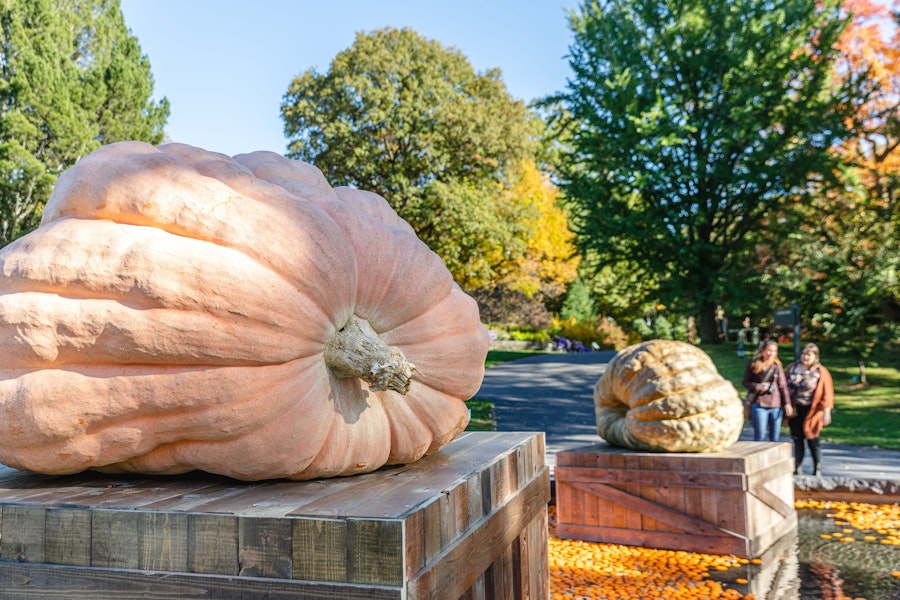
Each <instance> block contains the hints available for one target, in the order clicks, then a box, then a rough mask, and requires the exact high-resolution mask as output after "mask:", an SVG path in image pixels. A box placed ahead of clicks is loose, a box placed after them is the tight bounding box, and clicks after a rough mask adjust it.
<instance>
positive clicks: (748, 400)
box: [744, 365, 776, 419]
mask: <svg viewBox="0 0 900 600" xmlns="http://www.w3.org/2000/svg"><path fill="white" fill-rule="evenodd" d="M775 368H776V367H775V365H772V366H771V367H769V370H768V371H766V376H765V377H763V380H762V383H768V384H769V391H771V389H772V385H773V384H772V382H771V381H769V378H770V377H771V375H772V374H773V373H775ZM757 396H759V392H747V396H746V397H745V398H744V418H745V419H749V418H750V407H751V406H753V403H754V402H756V397H757Z"/></svg>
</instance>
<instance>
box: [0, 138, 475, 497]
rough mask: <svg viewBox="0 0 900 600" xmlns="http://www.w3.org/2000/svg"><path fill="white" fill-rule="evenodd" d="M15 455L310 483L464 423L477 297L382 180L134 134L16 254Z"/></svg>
mask: <svg viewBox="0 0 900 600" xmlns="http://www.w3.org/2000/svg"><path fill="white" fill-rule="evenodd" d="M0 270H2V275H3V277H2V282H0V410H2V414H3V418H2V419H0V462H3V463H4V464H7V465H10V466H12V467H15V468H19V469H25V470H31V471H36V472H41V473H51V474H64V473H74V472H78V471H82V470H84V469H88V468H91V469H97V470H100V471H108V472H141V473H160V474H173V473H183V472H187V471H191V470H194V469H201V470H204V471H208V472H211V473H219V474H223V475H228V476H231V477H234V478H238V479H245V480H258V479H268V478H280V477H287V478H292V479H310V478H315V477H327V476H334V475H349V474H353V473H362V472H368V471H372V470H375V469H377V468H379V467H380V466H382V465H384V464H397V463H406V462H411V461H415V460H417V459H419V458H421V457H422V456H423V455H425V454H426V453H429V452H434V451H436V450H437V449H439V448H440V447H442V446H444V445H446V444H447V443H449V442H450V441H451V440H452V439H453V438H454V437H455V436H456V435H458V434H459V433H460V432H461V431H462V430H463V429H464V428H465V426H466V424H467V421H468V411H467V409H466V406H465V404H464V400H465V399H467V398H469V397H471V396H472V395H473V394H474V393H475V392H476V391H477V390H478V388H479V386H480V384H481V380H482V377H483V374H484V358H485V355H486V353H487V347H488V343H489V339H488V335H487V332H486V330H485V329H484V327H483V326H482V324H481V322H480V320H479V316H478V309H477V307H476V305H475V302H474V301H473V300H472V299H471V298H470V297H468V296H467V295H466V294H464V293H463V292H462V291H461V290H460V289H459V287H458V286H457V285H456V284H455V283H454V282H453V280H452V277H451V275H450V273H449V272H448V271H447V269H446V267H445V266H444V265H443V263H442V262H441V260H440V259H439V258H438V257H437V255H436V254H434V253H433V252H431V251H430V250H429V249H428V248H427V247H426V246H425V245H424V244H423V243H422V242H421V241H420V240H419V239H418V238H417V237H416V235H415V234H414V232H413V231H412V228H410V227H409V225H408V224H407V223H406V222H405V221H403V220H402V219H401V218H400V217H398V216H397V214H396V213H395V212H394V211H393V210H392V209H391V208H390V207H389V206H388V204H387V202H386V201H385V200H384V199H383V198H381V197H380V196H377V195H375V194H371V193H367V192H362V191H358V190H354V189H350V188H334V189H333V188H331V187H330V186H329V185H328V183H327V182H326V181H325V179H324V177H323V176H322V173H321V172H320V171H319V170H318V169H316V168H314V167H312V166H311V165H308V164H306V163H302V162H299V161H291V160H288V159H285V158H283V157H281V156H279V155H277V154H274V153H270V152H255V153H252V154H246V155H239V156H236V157H234V158H229V157H227V156H225V155H222V154H217V153H213V152H208V151H205V150H201V149H199V148H194V147H191V146H186V145H182V144H168V145H164V146H161V147H159V148H156V147H153V146H150V145H147V144H143V143H139V142H121V143H117V144H112V145H109V146H106V147H103V148H101V149H99V150H97V151H96V152H94V153H92V154H91V155H89V156H87V157H85V158H83V159H82V160H81V161H80V162H79V163H78V164H77V165H76V166H75V167H74V168H72V169H70V170H69V171H67V172H66V173H64V174H63V175H62V176H61V177H60V179H59V181H58V183H57V186H56V189H55V190H54V193H53V196H52V197H51V199H50V201H49V202H48V204H47V206H46V208H45V210H44V214H43V218H42V221H41V226H40V227H39V228H38V229H37V230H35V231H34V232H32V233H31V234H29V235H27V236H25V237H23V238H21V239H19V240H17V241H16V242H14V243H13V244H10V245H9V246H7V247H6V248H4V249H3V250H2V251H0Z"/></svg>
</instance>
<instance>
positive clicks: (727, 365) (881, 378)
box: [702, 343, 900, 450]
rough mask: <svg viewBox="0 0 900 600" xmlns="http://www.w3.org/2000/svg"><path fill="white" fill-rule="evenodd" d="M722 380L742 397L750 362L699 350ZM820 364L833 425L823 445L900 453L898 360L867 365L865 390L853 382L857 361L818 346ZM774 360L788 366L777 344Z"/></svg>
mask: <svg viewBox="0 0 900 600" xmlns="http://www.w3.org/2000/svg"><path fill="white" fill-rule="evenodd" d="M702 348H703V350H705V351H706V353H707V354H709V355H710V357H711V358H712V359H713V362H714V363H716V368H717V369H718V370H719V373H721V374H722V376H723V377H725V378H726V379H728V380H730V381H731V382H732V383H733V384H734V386H735V387H736V388H737V389H738V392H739V393H740V394H741V396H742V397H743V396H744V392H745V390H744V388H743V386H741V377H743V375H744V368H745V367H746V366H747V362H748V361H749V360H750V358H752V353H751V355H749V356H747V357H746V358H738V356H737V345H736V344H734V343H731V344H723V345H710V346H702ZM819 349H820V350H821V352H822V364H824V365H825V366H826V367H827V368H828V370H829V371H831V374H832V376H833V377H834V412H833V413H832V424H831V425H829V426H828V427H826V428H825V429H824V430H823V431H822V439H823V440H825V441H828V442H838V443H841V444H856V445H859V446H879V447H881V448H893V449H896V450H900V356H894V355H885V356H879V357H875V358H874V359H873V360H872V361H871V362H870V363H868V364H867V365H866V376H867V378H868V381H869V386H868V387H861V386H860V385H858V384H857V383H855V382H854V377H856V376H858V375H859V366H858V365H857V364H856V360H855V359H854V358H853V357H851V356H847V355H844V354H840V353H837V352H834V351H832V350H831V349H830V348H828V346H827V345H823V344H820V345H819ZM778 356H779V358H780V359H781V362H782V363H784V365H785V366H787V365H788V363H790V362H791V361H792V360H793V356H794V349H793V346H792V345H787V344H782V345H781V346H780V347H779V349H778Z"/></svg>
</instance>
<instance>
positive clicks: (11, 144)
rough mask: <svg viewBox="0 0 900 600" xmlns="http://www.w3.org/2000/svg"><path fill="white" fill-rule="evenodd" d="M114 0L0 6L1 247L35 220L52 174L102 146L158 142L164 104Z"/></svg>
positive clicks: (25, 0) (28, 0)
mask: <svg viewBox="0 0 900 600" xmlns="http://www.w3.org/2000/svg"><path fill="white" fill-rule="evenodd" d="M152 92H153V77H152V75H151V73H150V63H149V61H148V59H147V57H146V56H144V55H142V54H141V51H140V47H139V46H138V43H137V40H136V39H135V38H134V36H133V35H131V33H130V32H129V30H128V29H127V27H126V26H125V21H124V18H123V16H122V12H121V10H120V7H119V2H118V0H4V1H3V2H2V4H0V245H3V244H6V243H8V242H10V241H12V240H13V239H15V238H16V237H18V236H20V235H23V234H25V233H27V232H28V231H29V230H30V229H32V228H33V227H35V226H36V225H37V223H38V221H39V220H40V215H41V210H42V208H43V205H44V203H45V202H46V200H47V199H48V198H49V195H50V192H51V190H52V188H53V185H54V183H55V182H56V177H57V175H58V174H59V173H60V172H61V171H63V170H65V169H67V168H69V167H71V166H72V165H73V164H75V162H76V161H77V160H78V159H79V158H80V157H81V156H84V155H85V154H87V153H89V152H91V151H92V150H94V149H96V148H97V147H99V146H100V145H101V144H105V143H110V142H115V141H120V140H125V139H136V140H142V141H147V142H151V143H158V142H160V141H162V137H163V126H164V124H165V121H166V119H167V118H168V114H169V107H168V101H167V100H165V99H163V100H161V101H160V102H158V103H154V102H153V101H152V100H151V96H152Z"/></svg>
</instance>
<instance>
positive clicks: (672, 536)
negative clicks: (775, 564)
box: [557, 523, 748, 556]
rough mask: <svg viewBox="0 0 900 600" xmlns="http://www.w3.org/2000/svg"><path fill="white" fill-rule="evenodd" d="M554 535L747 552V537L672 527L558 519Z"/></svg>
mask: <svg viewBox="0 0 900 600" xmlns="http://www.w3.org/2000/svg"><path fill="white" fill-rule="evenodd" d="M557 535H559V536H560V537H565V538H566V539H576V540H587V541H593V542H600V543H606V544H625V545H629V546H643V547H646V548H663V549H669V550H687V551H690V552H707V553H711V554H735V555H738V556H747V555H748V541H747V540H746V539H745V538H742V537H739V536H730V535H720V536H717V535H700V534H696V533H677V532H672V531H645V530H640V529H614V528H612V527H591V526H590V525H579V524H568V523H560V524H559V525H557Z"/></svg>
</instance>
